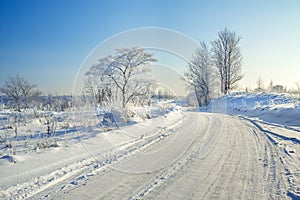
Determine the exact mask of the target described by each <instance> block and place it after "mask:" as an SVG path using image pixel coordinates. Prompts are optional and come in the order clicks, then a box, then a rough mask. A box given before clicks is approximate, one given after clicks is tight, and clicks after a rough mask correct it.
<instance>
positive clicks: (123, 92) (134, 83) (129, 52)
mask: <svg viewBox="0 0 300 200" xmlns="http://www.w3.org/2000/svg"><path fill="white" fill-rule="evenodd" d="M151 62H156V59H155V58H154V57H153V55H152V54H149V53H147V52H146V51H145V49H143V48H137V47H133V48H120V49H116V53H115V54H114V55H109V56H106V57H104V58H101V59H99V63H98V64H97V65H94V66H93V67H91V68H90V69H89V71H88V72H87V73H86V75H87V76H93V77H94V78H96V83H97V84H98V87H97V88H102V89H103V88H107V87H104V86H105V85H106V84H109V87H108V88H111V91H110V92H111V93H109V95H111V96H112V98H114V99H115V100H118V99H120V101H121V107H122V110H123V114H124V118H125V120H127V119H126V109H127V105H128V103H129V102H133V101H139V102H145V101H144V100H141V98H145V97H149V89H150V88H151V85H152V80H151V79H149V77H147V76H148V72H149V70H150V68H149V63H151ZM87 85H91V84H87ZM88 89H89V90H91V87H88ZM113 91H115V93H114V94H115V96H114V97H113V95H112V93H113ZM107 95H108V93H105V94H104V96H105V97H106V96H107Z"/></svg>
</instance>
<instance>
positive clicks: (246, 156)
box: [0, 94, 300, 199]
mask: <svg viewBox="0 0 300 200" xmlns="http://www.w3.org/2000/svg"><path fill="white" fill-rule="evenodd" d="M131 111H132V113H133V117H132V118H131V121H130V123H129V125H124V124H118V127H115V128H113V129H112V130H110V131H105V130H104V128H103V126H102V125H101V126H100V125H99V121H97V120H96V119H98V118H97V117H99V116H100V115H98V114H99V112H101V109H98V111H97V112H96V115H97V116H94V117H91V116H92V115H91V113H90V112H83V111H80V112H79V111H78V112H77V113H76V114H75V115H74V113H71V112H63V113H54V116H55V117H56V118H57V120H56V121H57V124H56V126H57V130H56V135H55V139H56V141H57V144H58V145H57V146H56V147H51V148H44V149H43V148H41V149H36V148H35V149H34V148H29V149H28V146H27V147H25V141H27V139H28V138H29V139H30V140H29V141H30V142H31V145H33V146H34V145H36V143H37V142H39V140H41V139H45V138H43V137H40V135H43V133H44V132H45V130H46V129H45V125H44V123H41V122H40V121H38V120H28V121H27V122H26V126H22V125H21V127H20V129H19V137H18V140H14V138H13V136H11V138H10V139H11V141H12V142H15V143H13V144H16V145H17V147H16V148H17V149H16V155H14V154H12V153H11V152H10V151H9V150H6V149H5V148H1V149H0V174H1V179H0V198H1V199H78V198H80V199H83V198H88V199H90V198H93V199H228V198H230V199H299V198H300V153H299V152H300V145H299V144H300V120H299V117H300V115H299V111H300V110H299V99H298V98H297V97H294V96H291V95H286V94H233V95H228V96H225V97H221V98H219V99H215V100H213V102H212V103H211V105H210V106H208V107H206V108H201V109H200V112H199V111H198V110H195V109H191V108H188V107H181V106H180V104H178V103H176V102H174V101H161V102H158V103H157V104H156V105H155V106H153V107H143V108H139V107H132V108H131ZM9 113H10V112H9V111H7V110H3V111H0V119H1V122H2V124H3V126H6V124H7V120H8V115H9ZM97 113H98V114H97ZM74 116H75V117H74ZM85 122H89V125H90V126H89V127H87V126H84V123H85ZM0 125H1V124H0ZM3 126H2V127H1V128H0V131H1V134H4V133H5V130H6V129H4V128H3ZM28 130H30V131H28ZM12 133H13V130H9V134H12ZM1 136H2V135H1Z"/></svg>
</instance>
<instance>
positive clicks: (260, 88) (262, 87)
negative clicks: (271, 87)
mask: <svg viewBox="0 0 300 200" xmlns="http://www.w3.org/2000/svg"><path fill="white" fill-rule="evenodd" d="M256 84H257V87H256V88H255V92H257V93H262V92H265V84H264V81H263V79H262V77H261V76H259V77H258V79H257V80H256Z"/></svg>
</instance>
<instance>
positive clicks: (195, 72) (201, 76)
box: [184, 42, 215, 106]
mask: <svg viewBox="0 0 300 200" xmlns="http://www.w3.org/2000/svg"><path fill="white" fill-rule="evenodd" d="M214 75H215V74H214V69H213V65H212V59H211V55H210V52H209V47H208V45H207V44H206V43H205V42H201V43H200V48H199V49H197V51H196V53H195V54H194V55H193V57H192V60H191V61H190V63H189V66H188V71H187V72H185V74H184V76H185V79H186V80H187V81H188V83H189V84H190V85H191V86H192V88H193V90H194V91H195V95H196V98H197V101H198V104H199V106H201V105H202V104H205V105H208V103H209V101H210V99H211V96H212V93H213V90H214V88H213V87H214V84H213V83H214V81H213V77H214Z"/></svg>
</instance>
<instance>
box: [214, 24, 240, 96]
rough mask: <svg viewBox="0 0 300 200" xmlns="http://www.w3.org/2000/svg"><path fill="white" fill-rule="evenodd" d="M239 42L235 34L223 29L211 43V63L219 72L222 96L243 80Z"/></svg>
mask: <svg viewBox="0 0 300 200" xmlns="http://www.w3.org/2000/svg"><path fill="white" fill-rule="evenodd" d="M240 40H241V38H240V37H239V36H237V35H236V33H235V32H233V31H230V30H228V29H227V28H225V29H223V30H221V31H220V32H219V33H218V37H217V39H216V40H215V41H213V42H212V43H211V44H212V53H213V61H214V64H215V66H216V67H217V68H218V71H219V77H220V83H221V92H222V93H223V94H227V93H228V92H229V91H230V90H232V89H234V88H235V87H236V84H237V82H238V81H240V80H241V79H242V78H243V74H242V72H241V65H242V55H241V51H240V46H239V43H240Z"/></svg>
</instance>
